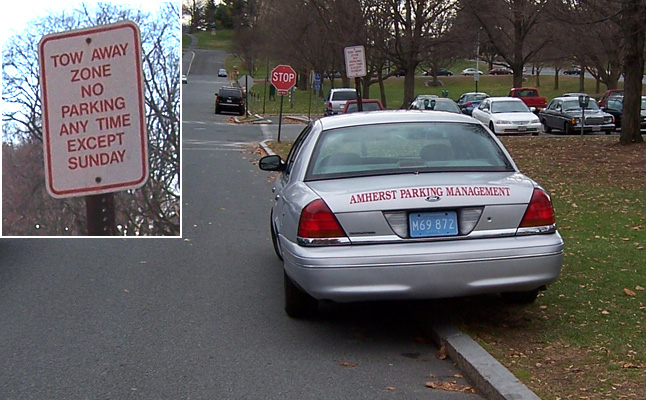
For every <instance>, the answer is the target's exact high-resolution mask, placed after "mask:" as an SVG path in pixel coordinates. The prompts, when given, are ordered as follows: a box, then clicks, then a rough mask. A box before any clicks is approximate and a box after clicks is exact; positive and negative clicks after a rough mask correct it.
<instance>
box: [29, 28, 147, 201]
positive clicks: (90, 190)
mask: <svg viewBox="0 0 646 400" xmlns="http://www.w3.org/2000/svg"><path fill="white" fill-rule="evenodd" d="M123 28H130V29H131V30H132V34H133V39H134V44H135V46H134V48H135V53H136V54H135V62H136V63H137V68H136V69H137V82H136V83H137V89H138V90H137V97H138V98H139V113H140V116H141V118H139V134H140V135H139V136H140V137H139V140H140V145H141V154H142V156H143V157H142V159H141V170H142V174H141V176H140V177H139V178H137V179H135V180H132V181H127V182H120V183H113V184H110V185H96V186H88V187H83V188H76V189H67V190H57V189H56V188H54V187H53V183H54V182H53V177H54V172H53V170H52V161H51V153H52V151H51V148H50V144H51V141H50V134H49V132H50V129H49V107H48V102H47V76H46V74H45V73H44V71H45V60H44V57H42V55H43V54H44V52H45V44H46V43H47V42H50V41H53V40H60V39H67V38H71V37H76V36H82V35H87V34H96V33H102V32H106V31H112V30H117V29H123ZM38 50H39V64H40V80H41V84H40V87H41V92H42V98H43V106H42V107H43V112H42V118H43V147H44V156H45V157H46V158H47V163H46V164H47V171H45V173H46V174H47V177H48V179H47V185H46V186H47V191H48V192H49V194H50V195H51V196H52V197H55V198H66V197H76V196H84V195H94V194H102V193H110V192H117V191H120V190H127V189H136V188H139V187H141V186H143V185H144V184H145V183H146V181H147V180H148V173H149V170H148V136H147V131H146V118H145V116H146V113H145V112H146V110H145V107H144V89H143V70H142V61H141V36H140V33H139V27H138V26H137V24H136V23H134V22H132V21H123V22H117V23H115V24H108V25H101V26H96V27H91V28H84V29H78V30H74V31H68V32H62V33H53V34H50V35H47V36H44V37H43V38H42V39H41V40H40V43H39V44H38Z"/></svg>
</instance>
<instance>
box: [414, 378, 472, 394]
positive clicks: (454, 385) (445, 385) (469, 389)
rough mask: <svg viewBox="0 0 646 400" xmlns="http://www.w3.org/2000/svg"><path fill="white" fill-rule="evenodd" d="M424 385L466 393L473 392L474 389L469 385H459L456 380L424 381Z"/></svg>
mask: <svg viewBox="0 0 646 400" xmlns="http://www.w3.org/2000/svg"><path fill="white" fill-rule="evenodd" d="M426 387H428V388H431V389H439V390H448V391H451V392H467V393H475V392H476V391H475V389H474V388H472V387H471V386H465V385H459V384H458V383H457V382H456V381H450V382H437V381H435V382H426Z"/></svg>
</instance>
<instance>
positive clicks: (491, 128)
mask: <svg viewBox="0 0 646 400" xmlns="http://www.w3.org/2000/svg"><path fill="white" fill-rule="evenodd" d="M489 130H490V131H491V132H493V134H494V135H497V133H496V128H494V126H493V122H489Z"/></svg>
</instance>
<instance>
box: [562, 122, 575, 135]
mask: <svg viewBox="0 0 646 400" xmlns="http://www.w3.org/2000/svg"><path fill="white" fill-rule="evenodd" d="M563 131H564V132H565V134H566V135H572V134H573V133H574V128H572V125H571V124H570V123H569V122H566V123H565V126H563Z"/></svg>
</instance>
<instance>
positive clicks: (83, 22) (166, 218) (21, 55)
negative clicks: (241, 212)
mask: <svg viewBox="0 0 646 400" xmlns="http://www.w3.org/2000/svg"><path fill="white" fill-rule="evenodd" d="M179 14H180V11H179V8H178V7H177V6H176V5H175V3H162V5H161V6H160V8H159V9H158V10H157V12H156V13H155V14H152V15H151V14H149V13H147V12H143V11H141V10H138V9H131V8H129V7H128V6H120V5H113V4H108V3H97V4H93V5H86V4H83V3H81V4H80V5H79V6H78V7H77V8H75V9H74V10H72V11H71V12H70V11H66V12H61V13H52V14H50V15H48V16H47V17H44V18H40V19H37V20H34V21H32V22H31V23H30V24H29V25H28V27H27V29H26V30H25V31H24V32H22V33H21V34H20V35H15V36H12V37H11V38H9V40H8V42H7V43H6V46H5V48H4V51H3V68H2V72H3V93H2V97H3V100H4V102H5V108H4V109H3V122H4V124H3V142H4V145H3V155H4V157H5V159H3V176H4V177H8V176H9V175H8V174H16V173H18V171H17V170H18V169H19V168H20V167H21V165H31V163H33V162H34V160H38V162H40V163H41V164H42V162H43V158H42V155H41V154H42V117H41V99H40V90H39V87H38V83H39V75H38V74H39V72H38V62H37V58H36V55H37V54H38V42H39V40H40V38H41V37H42V36H43V35H45V34H49V33H53V32H61V31H67V30H71V29H77V28H83V27H89V26H95V25H101V24H107V23H113V22H117V21H121V20H125V19H128V20H131V21H134V22H136V23H137V24H138V25H139V27H140V30H141V34H142V50H143V51H142V53H143V67H144V71H143V72H144V77H145V78H144V97H145V106H146V107H145V109H146V127H147V129H148V140H149V160H150V176H149V179H148V182H147V184H146V185H145V186H143V187H142V188H140V189H137V190H130V191H123V192H118V193H116V194H115V205H116V210H115V213H116V215H117V225H118V229H119V234H122V235H177V234H179V232H180V180H179V176H180V174H179V171H180V152H179V143H180V135H179V127H180V101H179V100H180V97H179V88H180V85H181V82H180V79H179V78H180V60H179V45H180V38H179V32H180V25H179V17H180V15H179ZM37 149H39V150H37ZM27 155H29V156H30V157H31V156H35V155H38V158H36V159H32V158H30V159H29V160H23V161H22V162H21V161H20V157H26V156H27ZM24 173H25V174H29V179H28V181H29V182H33V184H35V182H39V183H38V185H39V186H38V187H29V188H27V187H25V186H24V185H17V184H11V181H12V180H11V179H9V180H3V234H4V235H32V234H33V235H50V236H55V235H66V234H74V235H79V234H83V233H80V232H79V230H78V226H79V225H81V226H82V224H83V223H84V221H85V215H84V213H83V212H79V208H78V199H63V200H55V199H51V198H49V197H44V198H42V200H39V202H38V203H37V204H38V207H27V208H26V207H21V205H20V203H28V202H31V201H33V200H34V199H35V198H38V199H41V197H42V193H44V183H45V179H44V172H43V169H42V167H41V168H32V167H30V168H28V170H27V171H24ZM36 176H38V177H39V179H34V177H36ZM5 179H6V178H5ZM67 213H70V215H74V216H75V218H76V219H75V220H74V222H70V221H71V219H68V218H67V217H64V216H65V215H67ZM57 219H58V220H57ZM8 221H11V223H9V222H8ZM20 221H24V222H25V223H26V226H23V227H20V226H19V222H20ZM35 226H38V227H39V228H38V229H37V230H35V228H34V227H35Z"/></svg>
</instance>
